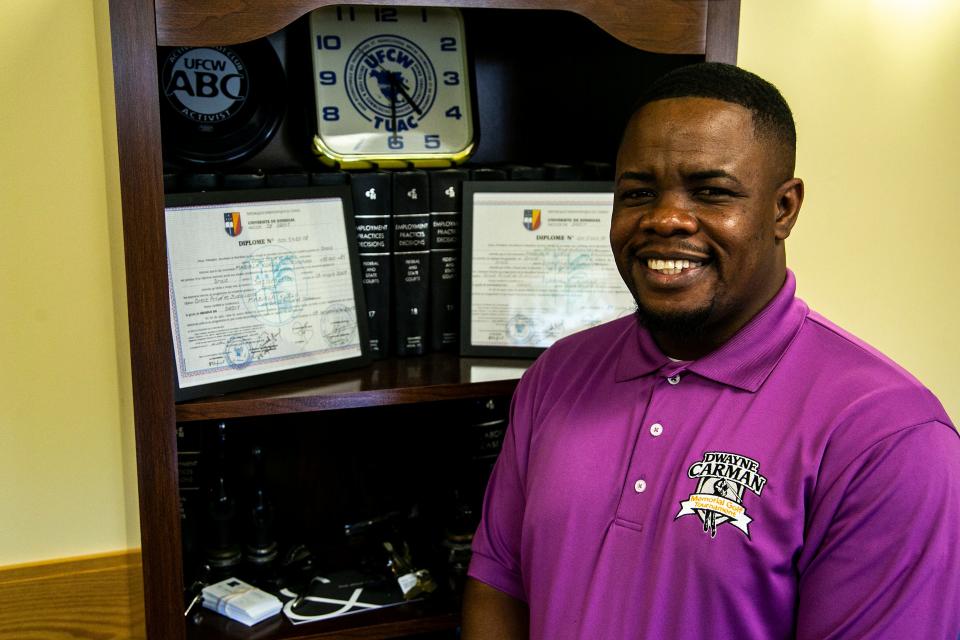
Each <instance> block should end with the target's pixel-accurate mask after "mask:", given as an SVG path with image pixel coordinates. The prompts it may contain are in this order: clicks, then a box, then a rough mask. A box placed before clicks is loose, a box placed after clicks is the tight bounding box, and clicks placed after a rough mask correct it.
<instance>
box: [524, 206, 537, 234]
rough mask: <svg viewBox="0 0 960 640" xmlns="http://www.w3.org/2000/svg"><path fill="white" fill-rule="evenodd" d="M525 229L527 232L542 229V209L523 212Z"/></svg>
mask: <svg viewBox="0 0 960 640" xmlns="http://www.w3.org/2000/svg"><path fill="white" fill-rule="evenodd" d="M523 228H524V229H526V230H527V231H536V230H537V229H539V228H540V209H524V210H523Z"/></svg>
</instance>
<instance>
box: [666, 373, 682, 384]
mask: <svg viewBox="0 0 960 640" xmlns="http://www.w3.org/2000/svg"><path fill="white" fill-rule="evenodd" d="M667 382H669V383H670V384H680V374H679V373H678V374H677V375H675V376H673V377H670V378H667Z"/></svg>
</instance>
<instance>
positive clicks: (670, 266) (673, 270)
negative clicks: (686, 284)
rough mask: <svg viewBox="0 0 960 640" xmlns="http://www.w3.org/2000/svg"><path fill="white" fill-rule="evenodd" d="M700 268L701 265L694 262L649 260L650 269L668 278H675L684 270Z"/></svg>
mask: <svg viewBox="0 0 960 640" xmlns="http://www.w3.org/2000/svg"><path fill="white" fill-rule="evenodd" d="M699 266H700V263H699V262H696V261H694V260H655V259H653V258H651V259H649V260H647V267H648V268H650V269H653V270H654V271H659V272H660V273H662V274H664V275H668V276H675V275H677V274H678V273H680V272H682V271H683V270H684V269H689V268H690V267H699Z"/></svg>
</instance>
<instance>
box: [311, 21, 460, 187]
mask: <svg viewBox="0 0 960 640" xmlns="http://www.w3.org/2000/svg"><path fill="white" fill-rule="evenodd" d="M310 38H311V46H312V50H313V82H314V88H315V95H316V116H317V133H316V135H315V136H314V140H313V149H314V152H315V153H316V154H317V155H318V156H319V157H320V159H321V160H322V161H323V162H324V163H326V164H330V165H339V166H341V167H344V168H357V167H366V166H371V165H373V164H376V165H378V166H381V167H404V166H408V164H409V163H412V164H413V165H414V166H425V167H430V166H448V165H450V164H456V163H460V162H463V161H464V160H466V159H467V157H469V155H470V154H471V152H472V151H473V149H474V147H475V145H476V133H477V132H476V125H475V122H474V108H473V104H472V98H471V82H472V81H471V75H470V69H469V64H468V61H467V52H466V43H465V40H464V28H463V17H462V15H461V13H460V11H458V10H457V9H451V8H427V7H372V6H345V5H341V6H330V7H324V8H321V9H317V10H315V11H313V12H312V13H311V14H310Z"/></svg>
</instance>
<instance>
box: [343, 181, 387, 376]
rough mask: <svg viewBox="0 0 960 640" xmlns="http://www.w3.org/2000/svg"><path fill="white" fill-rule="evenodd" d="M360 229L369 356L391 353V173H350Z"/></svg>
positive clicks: (359, 243) (356, 218) (361, 270)
mask: <svg viewBox="0 0 960 640" xmlns="http://www.w3.org/2000/svg"><path fill="white" fill-rule="evenodd" d="M350 186H351V189H352V192H353V214H354V220H355V222H356V230H357V246H358V249H359V250H358V252H357V253H358V255H359V258H360V279H361V283H362V284H363V295H364V299H365V300H366V302H367V320H368V322H367V326H368V328H369V331H368V333H367V335H368V338H369V340H368V341H369V344H370V355H371V356H373V357H374V358H386V357H387V356H388V355H390V325H391V321H390V318H391V311H392V309H391V304H390V287H391V278H390V273H391V259H390V252H391V248H392V246H393V240H392V237H391V235H392V230H393V224H392V220H391V209H392V206H391V195H392V194H391V190H390V174H389V173H386V172H382V171H376V172H370V173H355V174H353V175H352V176H351V180H350Z"/></svg>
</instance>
